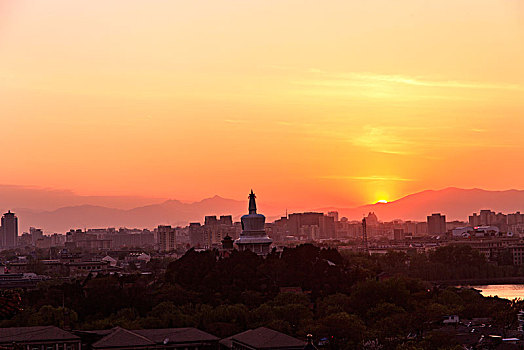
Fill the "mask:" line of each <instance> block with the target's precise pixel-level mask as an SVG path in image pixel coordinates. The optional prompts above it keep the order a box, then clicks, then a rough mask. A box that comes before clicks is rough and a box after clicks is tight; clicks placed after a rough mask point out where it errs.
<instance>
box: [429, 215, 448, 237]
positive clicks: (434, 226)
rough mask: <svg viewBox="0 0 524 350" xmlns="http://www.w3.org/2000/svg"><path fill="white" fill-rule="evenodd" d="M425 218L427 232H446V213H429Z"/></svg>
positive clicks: (435, 233) (441, 233)
mask: <svg viewBox="0 0 524 350" xmlns="http://www.w3.org/2000/svg"><path fill="white" fill-rule="evenodd" d="M427 219H428V221H427V223H428V233H429V234H430V235H443V234H445V233H446V215H440V214H439V213H437V214H431V216H428V217H427Z"/></svg>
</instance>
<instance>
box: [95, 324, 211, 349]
mask: <svg viewBox="0 0 524 350" xmlns="http://www.w3.org/2000/svg"><path fill="white" fill-rule="evenodd" d="M95 332H96V331H95ZM208 341H215V342H216V341H218V338H217V337H215V336H214V335H211V334H209V333H206V332H203V331H201V330H199V329H196V328H165V329H138V330H127V329H123V328H120V327H115V328H113V330H112V331H111V333H110V334H108V335H106V336H105V337H103V338H102V339H100V340H99V341H97V342H96V343H94V344H93V345H92V346H93V348H119V347H126V348H129V347H142V346H151V345H156V344H173V343H196V342H208Z"/></svg>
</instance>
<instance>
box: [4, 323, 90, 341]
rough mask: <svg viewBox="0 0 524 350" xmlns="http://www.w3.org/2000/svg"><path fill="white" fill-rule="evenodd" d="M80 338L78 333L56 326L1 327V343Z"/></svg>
mask: <svg viewBox="0 0 524 350" xmlns="http://www.w3.org/2000/svg"><path fill="white" fill-rule="evenodd" d="M52 340H58V341H66V340H80V338H79V337H77V336H76V335H74V334H72V333H69V332H67V331H64V330H62V329H60V328H58V327H55V326H38V327H12V328H0V344H5V343H12V342H35V341H52Z"/></svg>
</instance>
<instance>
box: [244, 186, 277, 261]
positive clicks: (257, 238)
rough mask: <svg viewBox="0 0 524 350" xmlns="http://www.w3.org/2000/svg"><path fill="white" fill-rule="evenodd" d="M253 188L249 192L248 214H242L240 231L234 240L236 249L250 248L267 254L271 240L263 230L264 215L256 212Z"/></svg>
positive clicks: (257, 252)
mask: <svg viewBox="0 0 524 350" xmlns="http://www.w3.org/2000/svg"><path fill="white" fill-rule="evenodd" d="M255 198H256V196H255V194H254V193H253V190H251V193H250V194H249V207H248V210H249V214H248V215H244V216H242V219H241V221H242V233H241V234H240V237H239V238H238V239H237V240H236V241H235V244H236V245H237V247H238V250H240V251H243V250H251V251H252V252H254V253H256V254H258V255H267V254H268V253H269V246H270V245H271V243H273V241H272V240H271V238H269V237H268V235H267V234H266V230H265V223H266V217H265V216H264V215H262V214H257V204H256V201H255Z"/></svg>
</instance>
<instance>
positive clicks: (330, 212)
mask: <svg viewBox="0 0 524 350" xmlns="http://www.w3.org/2000/svg"><path fill="white" fill-rule="evenodd" d="M327 216H331V217H332V218H333V219H334V220H335V222H337V221H338V211H328V214H327Z"/></svg>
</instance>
